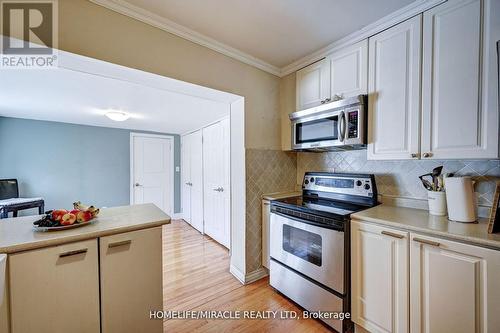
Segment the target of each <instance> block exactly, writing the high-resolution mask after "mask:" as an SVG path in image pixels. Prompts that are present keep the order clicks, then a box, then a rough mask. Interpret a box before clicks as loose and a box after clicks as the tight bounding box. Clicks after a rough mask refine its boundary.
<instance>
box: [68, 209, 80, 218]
mask: <svg viewBox="0 0 500 333" xmlns="http://www.w3.org/2000/svg"><path fill="white" fill-rule="evenodd" d="M70 213H71V214H75V215H76V216H78V213H80V210H79V209H73V210H72V211H70Z"/></svg>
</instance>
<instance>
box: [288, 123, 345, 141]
mask: <svg viewBox="0 0 500 333" xmlns="http://www.w3.org/2000/svg"><path fill="white" fill-rule="evenodd" d="M337 122H338V116H331V117H328V118H321V119H315V120H310V121H304V122H300V123H297V124H296V125H295V143H296V144H301V143H307V142H318V141H330V140H337V139H338V137H339V134H338V130H337V127H338V126H337Z"/></svg>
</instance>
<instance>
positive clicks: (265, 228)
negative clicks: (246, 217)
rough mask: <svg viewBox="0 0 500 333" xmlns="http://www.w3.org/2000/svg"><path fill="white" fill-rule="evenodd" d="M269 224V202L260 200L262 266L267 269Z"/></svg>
mask: <svg viewBox="0 0 500 333" xmlns="http://www.w3.org/2000/svg"><path fill="white" fill-rule="evenodd" d="M270 223H271V202H270V201H269V200H262V266H264V267H265V268H267V269H269V224H270Z"/></svg>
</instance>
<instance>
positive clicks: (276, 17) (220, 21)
mask: <svg viewBox="0 0 500 333" xmlns="http://www.w3.org/2000/svg"><path fill="white" fill-rule="evenodd" d="M92 1H94V2H96V3H101V4H104V3H106V2H107V3H108V5H109V3H111V2H112V3H114V6H115V7H116V4H117V3H118V4H120V5H122V6H123V5H125V6H128V8H129V11H130V10H134V7H135V9H136V10H137V8H139V9H141V10H143V11H142V14H144V13H148V12H149V13H151V17H161V18H164V19H166V20H169V21H172V22H174V23H177V24H179V25H181V26H184V27H186V28H188V29H190V30H193V31H195V32H197V33H200V34H202V35H204V36H207V37H209V38H212V39H214V40H216V41H218V42H221V43H224V44H226V45H228V46H230V47H233V48H235V49H237V50H240V51H242V52H244V53H246V54H249V55H251V56H253V57H256V58H258V59H260V60H262V61H264V62H266V63H268V64H270V65H272V66H275V67H278V68H282V67H284V66H286V65H289V64H290V63H292V62H294V61H296V60H298V59H300V58H302V57H304V56H306V55H309V54H310V53H312V52H314V51H316V50H318V49H321V48H323V47H325V46H327V45H328V44H331V43H332V42H335V41H338V40H339V39H341V38H342V37H345V36H347V35H349V34H351V33H353V32H355V31H357V30H359V29H361V28H362V27H364V26H366V25H368V24H370V23H373V22H375V21H377V20H379V19H381V18H382V17H384V16H386V15H388V14H391V13H393V12H394V11H396V10H398V9H401V8H403V7H405V6H407V5H408V4H410V3H412V2H414V1H415V0H376V1H375V0H251V1H249V0H210V1H207V0H189V1H186V0H108V1H106V0H92ZM104 5H106V4H104ZM130 5H131V6H130ZM177 30H179V28H177Z"/></svg>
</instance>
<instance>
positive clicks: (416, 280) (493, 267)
mask: <svg viewBox="0 0 500 333" xmlns="http://www.w3.org/2000/svg"><path fill="white" fill-rule="evenodd" d="M411 239H412V240H411V246H410V258H411V260H410V262H411V268H410V270H411V277H412V278H411V281H410V299H411V305H410V318H411V320H410V323H411V332H422V333H434V332H453V333H470V332H482V333H486V332H500V251H495V250H490V249H486V248H482V247H478V246H473V245H468V244H462V243H457V242H452V241H448V240H443V239H439V238H434V237H428V236H421V235H417V234H411Z"/></svg>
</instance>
